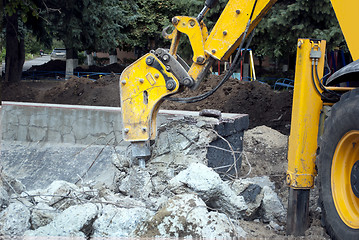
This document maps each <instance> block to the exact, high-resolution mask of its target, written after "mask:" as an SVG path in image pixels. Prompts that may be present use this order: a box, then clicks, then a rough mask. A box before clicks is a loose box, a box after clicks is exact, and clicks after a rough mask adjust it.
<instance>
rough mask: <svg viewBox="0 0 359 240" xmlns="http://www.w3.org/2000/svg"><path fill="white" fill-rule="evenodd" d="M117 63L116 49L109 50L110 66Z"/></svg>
mask: <svg viewBox="0 0 359 240" xmlns="http://www.w3.org/2000/svg"><path fill="white" fill-rule="evenodd" d="M113 63H117V50H116V48H114V49H111V50H110V64H113Z"/></svg>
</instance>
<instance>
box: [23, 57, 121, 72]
mask: <svg viewBox="0 0 359 240" xmlns="http://www.w3.org/2000/svg"><path fill="white" fill-rule="evenodd" d="M125 68H126V66H125V65H123V64H119V63H113V64H109V65H106V66H79V67H77V68H75V69H74V72H99V73H121V72H122V71H123V70H124V69H125ZM65 70H66V61H61V60H51V61H49V62H47V63H45V64H42V65H35V66H32V67H31V68H30V69H29V70H28V71H26V72H32V71H65Z"/></svg>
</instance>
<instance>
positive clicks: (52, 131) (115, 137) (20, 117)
mask: <svg viewBox="0 0 359 240" xmlns="http://www.w3.org/2000/svg"><path fill="white" fill-rule="evenodd" d="M2 104H3V105H2V139H3V140H5V141H21V142H54V143H71V144H84V145H86V144H95V145H108V144H109V145H118V144H119V143H120V142H121V141H122V119H121V108H114V107H96V106H79V105H59V104H41V103H21V102H2ZM184 116H198V112H191V111H169V110H161V111H160V113H159V116H158V124H161V123H164V122H166V121H171V120H172V119H177V118H183V117H184ZM222 117H223V118H224V119H236V126H237V130H239V131H242V130H245V129H247V127H248V115H246V114H222ZM238 126H239V128H241V129H238Z"/></svg>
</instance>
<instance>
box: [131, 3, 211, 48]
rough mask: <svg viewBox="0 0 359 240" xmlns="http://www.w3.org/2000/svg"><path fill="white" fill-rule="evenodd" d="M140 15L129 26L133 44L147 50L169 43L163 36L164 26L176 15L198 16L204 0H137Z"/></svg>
mask: <svg viewBox="0 0 359 240" xmlns="http://www.w3.org/2000/svg"><path fill="white" fill-rule="evenodd" d="M135 2H136V4H137V6H138V14H139V17H138V18H137V19H136V21H134V22H133V23H132V24H131V26H130V27H129V28H128V31H129V32H130V34H129V41H127V42H126V43H128V44H129V45H131V46H137V47H142V48H145V49H147V50H149V49H151V48H156V47H158V46H162V47H163V46H165V45H167V46H168V45H169V42H168V41H164V39H163V38H162V36H161V32H162V30H163V28H165V27H166V26H168V25H171V19H172V17H174V16H196V15H197V14H198V13H199V11H200V10H201V8H202V6H203V3H204V2H203V1H202V0H182V1H177V0H151V1H148V0H135Z"/></svg>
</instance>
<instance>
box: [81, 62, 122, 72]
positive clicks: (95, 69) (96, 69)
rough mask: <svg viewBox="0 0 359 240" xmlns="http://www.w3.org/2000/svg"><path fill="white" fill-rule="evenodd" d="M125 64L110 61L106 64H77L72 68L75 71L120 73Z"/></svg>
mask: <svg viewBox="0 0 359 240" xmlns="http://www.w3.org/2000/svg"><path fill="white" fill-rule="evenodd" d="M125 68H126V65H123V64H119V63H112V64H110V65H106V66H95V65H93V66H79V67H77V68H75V69H74V71H75V72H99V73H122V71H123V70H124V69H125Z"/></svg>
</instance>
